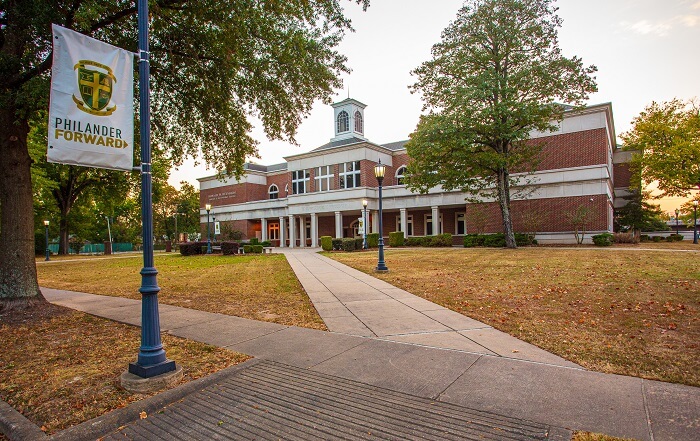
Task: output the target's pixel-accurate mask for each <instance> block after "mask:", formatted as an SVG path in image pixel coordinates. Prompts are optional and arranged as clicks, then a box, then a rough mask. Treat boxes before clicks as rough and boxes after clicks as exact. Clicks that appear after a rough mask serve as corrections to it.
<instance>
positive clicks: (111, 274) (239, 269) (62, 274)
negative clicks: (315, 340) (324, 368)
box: [37, 254, 326, 330]
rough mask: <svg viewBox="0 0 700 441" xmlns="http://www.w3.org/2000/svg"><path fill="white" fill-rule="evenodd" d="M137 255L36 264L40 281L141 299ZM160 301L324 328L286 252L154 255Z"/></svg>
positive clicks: (78, 289) (46, 284)
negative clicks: (234, 254) (285, 255)
mask: <svg viewBox="0 0 700 441" xmlns="http://www.w3.org/2000/svg"><path fill="white" fill-rule="evenodd" d="M142 266H143V263H142V261H141V259H124V258H119V257H112V258H110V257H106V258H98V259H92V260H79V261H66V262H56V263H47V264H43V265H37V272H38V275H39V283H40V285H41V286H45V287H48V288H57V289H66V290H72V291H81V292H89V293H93V294H102V295H110V296H119V297H127V298H131V299H140V298H141V294H140V293H139V292H138V288H139V286H140V285H141V276H140V274H139V271H140V270H141V267H142ZM155 266H156V268H157V269H158V272H159V274H158V285H159V286H160V287H161V292H160V294H159V295H158V300H159V302H161V303H165V304H169V305H175V306H182V307H186V308H192V309H199V310H202V311H208V312H217V313H221V314H229V315H235V316H239V317H246V318H250V319H254V320H264V321H269V322H274V323H279V324H283V325H293V326H303V327H307V328H313V329H322V330H326V326H325V325H324V323H323V320H321V317H320V316H319V315H318V313H317V312H316V310H315V309H314V307H313V305H312V303H311V301H310V300H309V298H308V296H307V295H306V293H305V292H304V290H303V288H302V286H301V284H300V283H299V281H298V280H297V278H296V276H295V275H294V272H293V271H292V269H291V268H290V266H289V264H288V263H287V260H286V259H285V257H284V256H283V255H281V254H273V255H246V256H221V255H210V256H187V257H184V256H180V255H160V256H156V260H155Z"/></svg>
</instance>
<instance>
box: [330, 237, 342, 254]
mask: <svg viewBox="0 0 700 441" xmlns="http://www.w3.org/2000/svg"><path fill="white" fill-rule="evenodd" d="M331 244H332V245H333V249H334V250H336V251H341V250H342V249H343V238H342V237H335V238H333V239H331Z"/></svg>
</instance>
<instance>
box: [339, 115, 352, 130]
mask: <svg viewBox="0 0 700 441" xmlns="http://www.w3.org/2000/svg"><path fill="white" fill-rule="evenodd" d="M349 130H350V121H349V117H348V112H346V111H345V110H343V111H341V112H340V113H339V114H338V133H343V132H347V131H349Z"/></svg>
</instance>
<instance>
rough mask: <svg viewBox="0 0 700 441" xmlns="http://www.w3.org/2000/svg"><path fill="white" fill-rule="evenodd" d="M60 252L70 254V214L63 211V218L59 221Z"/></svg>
mask: <svg viewBox="0 0 700 441" xmlns="http://www.w3.org/2000/svg"><path fill="white" fill-rule="evenodd" d="M58 227H59V228H58V231H59V233H58V254H69V248H68V243H69V241H68V239H69V237H68V215H67V214H64V213H63V212H61V218H60V220H59V221H58Z"/></svg>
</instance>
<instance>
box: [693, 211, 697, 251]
mask: <svg viewBox="0 0 700 441" xmlns="http://www.w3.org/2000/svg"><path fill="white" fill-rule="evenodd" d="M693 243H694V244H696V245H697V243H698V201H697V200H695V201H693Z"/></svg>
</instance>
